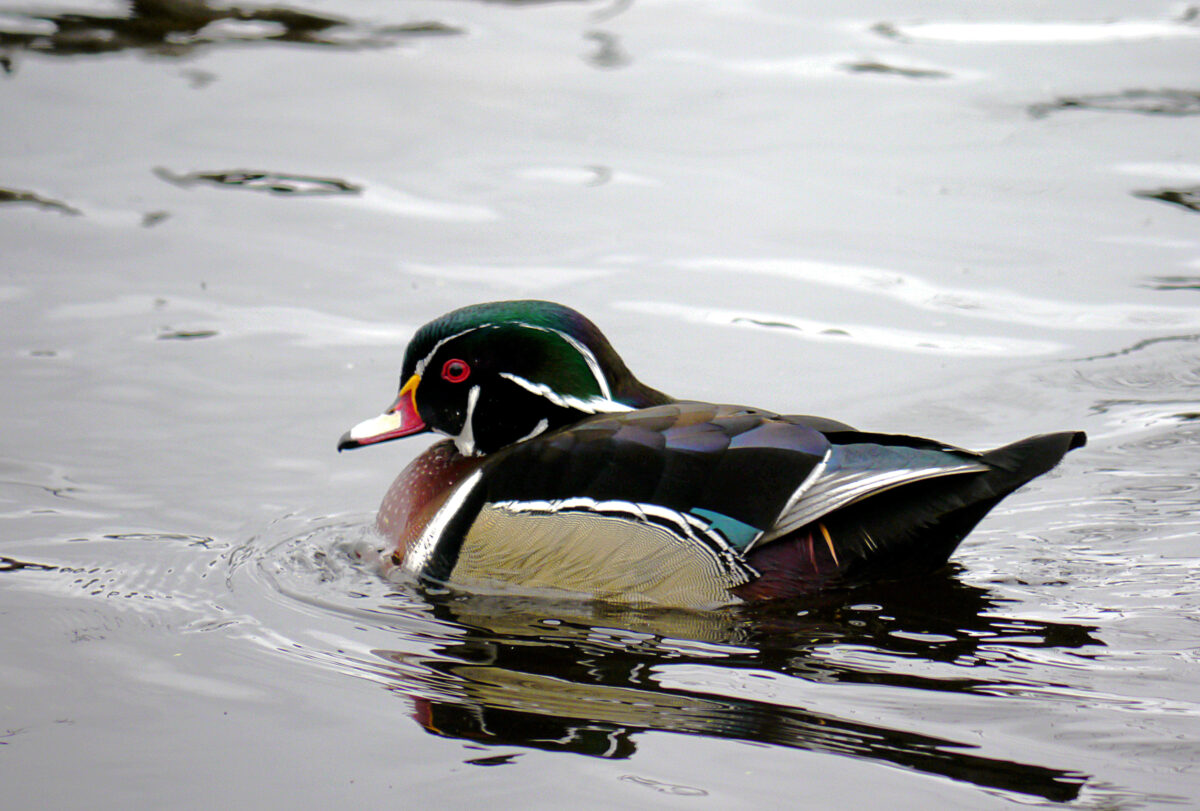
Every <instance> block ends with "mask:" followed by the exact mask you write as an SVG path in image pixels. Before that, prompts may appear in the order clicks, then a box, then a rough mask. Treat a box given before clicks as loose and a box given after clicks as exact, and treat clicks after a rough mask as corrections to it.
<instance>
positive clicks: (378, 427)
mask: <svg viewBox="0 0 1200 811" xmlns="http://www.w3.org/2000/svg"><path fill="white" fill-rule="evenodd" d="M420 382H421V376H420V375H413V376H412V377H410V378H409V379H408V382H407V383H405V384H404V387H403V388H401V389H400V394H399V395H398V396H397V397H396V402H394V403H392V405H391V406H390V407H389V408H388V410H387V411H385V412H383V413H382V414H380V415H379V416H378V417H375V418H374V419H370V420H365V421H363V422H360V423H359V424H358V425H356V426H354V427H353V428H351V429H350V430H349V431H347V432H346V433H344V434H342V438H341V439H340V440H338V450H339V451H345V450H350V449H351V448H361V447H362V446H363V445H375V444H377V443H379V442H387V441H389V440H392V439H399V438H400V437H402V436H410V435H412V434H419V433H421V432H422V431H427V430H429V427H428V426H427V425H425V421H424V420H422V419H421V415H420V414H419V413H418V412H417V384H418V383H420Z"/></svg>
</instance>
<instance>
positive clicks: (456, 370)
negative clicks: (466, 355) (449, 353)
mask: <svg viewBox="0 0 1200 811" xmlns="http://www.w3.org/2000/svg"><path fill="white" fill-rule="evenodd" d="M470 375H471V367H470V366H468V365H467V362H466V361H465V360H459V359H458V358H452V359H451V360H448V361H446V363H445V364H443V366H442V379H443V380H448V381H450V382H451V383H461V382H463V381H464V380H466V379H467V378H468V377H469V376H470Z"/></svg>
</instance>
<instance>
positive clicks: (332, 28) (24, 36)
mask: <svg viewBox="0 0 1200 811" xmlns="http://www.w3.org/2000/svg"><path fill="white" fill-rule="evenodd" d="M5 16H6V18H7V20H6V21H4V22H0V26H5V25H7V28H5V27H0V48H5V47H7V48H10V49H12V50H14V51H18V50H28V51H34V52H37V53H41V54H48V55H51V56H79V55H83V54H98V53H112V52H115V51H126V50H141V51H148V52H151V53H155V54H158V55H162V56H183V55H185V54H188V53H190V52H192V51H194V50H196V49H197V48H201V47H207V46H212V45H218V44H229V43H246V42H286V43H292V44H300V45H324V46H338V47H343V48H364V47H381V46H386V45H391V44H394V43H395V42H396V41H397V40H398V39H400V38H403V37H413V36H431V35H432V36H441V35H449V34H461V33H463V32H462V31H461V30H460V29H458V28H455V27H453V26H450V25H446V24H444V23H440V22H417V23H408V24H402V25H389V26H367V25H360V24H358V23H356V22H354V21H352V20H349V19H346V18H342V17H335V16H330V15H326V14H319V13H316V12H312V11H305V10H301V9H295V8H288V7H285V6H263V7H246V8H242V7H223V8H219V7H214V6H210V5H208V4H207V3H205V2H204V0H131V2H130V3H129V5H128V11H127V13H119V14H83V13H78V12H62V13H53V12H50V11H47V12H44V13H34V12H15V13H14V12H6V15H5ZM4 69H5V71H6V72H9V73H11V72H12V71H13V66H12V63H11V61H6V62H5V63H4Z"/></svg>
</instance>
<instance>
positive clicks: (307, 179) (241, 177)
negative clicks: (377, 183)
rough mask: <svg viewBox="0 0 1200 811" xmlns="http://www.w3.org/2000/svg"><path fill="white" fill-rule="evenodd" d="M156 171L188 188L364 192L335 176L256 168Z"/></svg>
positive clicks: (309, 193)
mask: <svg viewBox="0 0 1200 811" xmlns="http://www.w3.org/2000/svg"><path fill="white" fill-rule="evenodd" d="M154 174H155V175H157V176H158V177H160V178H162V179H163V180H165V181H167V182H168V183H173V184H175V185H176V186H182V187H185V188H186V187H188V186H193V185H196V184H198V183H200V184H211V185H214V186H226V187H232V188H236V189H248V190H250V191H264V192H269V193H271V194H283V195H287V196H291V197H313V196H315V197H326V196H328V195H331V194H350V195H354V194H361V193H362V186H360V185H358V184H357V183H351V182H350V181H348V180H342V179H340V178H336V177H313V176H311V175H292V174H285V173H283V172H268V171H260V170H255V169H230V170H226V171H215V172H188V173H186V174H176V173H175V172H172V171H171V170H169V169H164V168H162V167H158V168H156V169H155V170H154Z"/></svg>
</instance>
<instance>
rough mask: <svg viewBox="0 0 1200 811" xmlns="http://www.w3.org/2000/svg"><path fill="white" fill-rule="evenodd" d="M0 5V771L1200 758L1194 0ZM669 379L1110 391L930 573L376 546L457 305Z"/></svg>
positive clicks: (796, 787) (999, 763) (937, 785)
mask: <svg viewBox="0 0 1200 811" xmlns="http://www.w3.org/2000/svg"><path fill="white" fill-rule="evenodd" d="M1043 6H1044V4H1042V5H1039V4H1029V3H1021V2H1015V0H1014V1H1010V2H1007V3H1002V4H999V5H997V6H994V7H989V8H987V9H967V8H964V7H963V6H962V5H961V4H952V3H945V2H934V1H932V0H930V1H929V2H918V3H903V4H901V3H894V2H870V3H851V4H849V5H846V4H842V5H840V6H838V8H837V9H836V10H830V9H824V8H818V7H816V6H810V5H803V4H802V5H797V4H794V3H783V2H767V0H760V1H759V2H724V1H722V2H699V1H698V0H697V1H696V2H691V1H688V2H682V1H678V0H657V1H655V2H650V1H647V2H642V1H641V0H639V1H638V2H616V3H612V2H594V3H593V2H561V3H500V2H495V3H488V2H468V1H464V0H453V1H451V0H444V1H441V0H424V1H423V2H414V3H406V4H400V5H396V4H393V5H380V4H378V3H372V2H364V0H336V1H335V0H317V1H315V2H310V3H308V4H303V5H296V6H292V5H289V6H288V7H286V8H285V7H281V6H280V7H277V6H270V5H265V4H264V5H257V6H249V5H242V4H239V6H238V8H237V9H231V8H228V7H219V6H211V7H210V6H206V5H203V4H200V3H196V2H190V1H189V0H175V1H174V2H134V3H132V4H129V5H126V4H124V3H117V2H106V0H45V1H42V2H39V0H34V2H30V3H24V4H12V3H8V4H4V5H3V6H0V109H2V110H3V111H4V113H3V116H0V127H2V132H3V139H2V143H3V147H2V148H0V245H2V246H3V248H2V249H0V324H3V328H2V329H0V363H2V364H3V373H4V379H5V381H6V384H7V387H6V395H5V397H4V398H3V399H2V400H0V409H2V410H0V424H2V425H3V427H4V442H3V445H0V586H2V589H0V629H2V631H3V637H4V639H5V644H4V646H3V653H0V684H2V685H3V690H2V695H3V698H2V699H0V708H2V710H3V712H2V716H3V717H2V719H0V774H2V775H3V782H4V791H5V799H6V800H7V801H8V803H9V804H11V805H12V806H13V807H19V808H34V807H61V808H78V807H84V806H87V807H91V808H95V807H101V808H116V807H128V806H130V805H134V806H136V807H143V806H156V807H187V808H191V807H195V808H201V807H204V808H210V807H213V806H214V805H218V804H225V805H229V804H234V805H239V806H240V805H246V804H248V803H255V804H257V805H261V806H264V807H283V806H287V807H292V808H295V807H318V806H330V805H336V806H338V807H341V806H349V805H352V804H354V805H360V806H363V807H379V806H382V805H384V804H385V803H388V804H396V803H400V804H401V805H404V806H406V807H407V806H414V807H422V806H429V807H434V806H437V807H442V806H447V805H448V806H451V807H466V806H468V805H476V804H480V803H495V802H496V798H498V797H502V798H504V801H505V802H506V803H507V804H511V805H514V806H516V805H521V806H529V807H555V808H558V807H562V806H564V805H571V806H576V807H581V808H592V807H627V806H635V805H637V806H654V807H658V806H661V807H672V808H674V807H696V808H699V807H712V808H729V807H781V806H784V805H787V806H789V807H811V808H822V807H830V806H833V805H834V804H838V805H849V806H852V807H853V806H864V805H868V804H870V805H873V806H874V805H879V804H880V803H881V802H884V803H886V805H887V806H888V807H895V808H928V807H956V808H957V807H961V808H1003V807H1010V806H1014V805H1022V806H1023V805H1030V804H1034V805H1039V804H1040V805H1050V806H1053V805H1067V806H1074V807H1080V808H1141V807H1172V806H1180V807H1188V806H1191V805H1194V804H1195V803H1196V802H1197V801H1198V800H1200V773H1198V772H1197V767H1196V765H1195V764H1196V763H1197V762H1200V745H1198V744H1200V721H1198V717H1197V716H1198V714H1200V652H1198V646H1197V643H1196V640H1197V638H1198V628H1197V619H1196V617H1197V615H1198V611H1197V609H1198V608H1200V598H1198V597H1197V594H1198V593H1200V588H1198V587H1200V562H1198V561H1200V559H1198V558H1197V556H1196V548H1197V547H1196V542H1197V535H1198V533H1200V514H1198V510H1197V503H1198V501H1200V485H1198V484H1197V481H1196V475H1195V472H1196V468H1197V464H1198V463H1200V236H1198V234H1200V231H1198V230H1197V229H1198V228H1200V219H1197V214H1196V211H1195V208H1196V206H1195V200H1196V196H1197V191H1196V189H1197V187H1198V186H1200V155H1197V154H1196V153H1195V149H1194V146H1193V145H1194V144H1197V143H1200V118H1197V114H1198V113H1200V105H1198V104H1197V102H1196V99H1197V98H1200V84H1198V83H1197V81H1196V75H1195V69H1194V68H1195V64H1196V56H1197V52H1198V51H1197V49H1198V48H1200V26H1198V25H1197V20H1196V19H1195V14H1194V12H1191V11H1188V10H1186V9H1184V8H1182V7H1181V6H1178V5H1176V4H1170V3H1149V4H1147V3H1145V2H1141V3H1132V2H1103V3H1099V4H1096V3H1079V2H1070V3H1066V4H1061V3H1060V4H1056V5H1055V6H1054V7H1053V8H1044V7H1043ZM524 296H537V297H543V298H551V299H555V300H560V301H563V302H565V303H567V304H570V305H572V306H575V307H577V308H579V309H581V310H583V311H584V312H585V313H587V314H588V315H589V316H591V317H592V318H593V319H594V320H596V321H597V322H598V323H599V324H600V325H601V327H602V328H603V329H604V330H605V331H606V333H607V334H608V335H609V336H610V338H612V340H613V341H614V343H615V344H616V346H617V348H618V349H619V350H620V351H621V352H622V354H623V355H624V357H625V358H626V360H627V361H628V362H629V363H630V365H631V366H632V367H633V368H634V369H635V370H636V371H637V372H638V374H639V376H640V377H641V378H642V379H644V380H646V381H647V382H648V383H650V384H651V385H654V386H656V387H659V388H662V389H664V390H666V391H669V392H672V393H674V394H676V395H679V396H687V397H695V398H704V399H711V400H719V401H736V402H749V403H751V404H754V405H759V406H763V407H767V408H772V409H778V410H784V411H798V412H806V413H818V414H826V415H828V416H831V417H835V418H838V419H842V420H845V421H848V422H851V423H854V424H857V425H859V426H860V427H863V428H869V429H872V430H883V431H895V432H908V433H914V434H919V435H927V436H934V437H937V438H939V439H943V440H946V441H949V442H954V443H957V444H960V445H964V446H967V447H976V448H984V447H989V446H993V445H998V444H1001V443H1003V442H1006V441H1009V440H1012V439H1015V438H1017V437H1020V436H1023V435H1026V434H1032V433H1037V432H1042V431H1051V430H1065V429H1083V430H1087V431H1088V433H1089V435H1090V436H1091V438H1092V441H1091V443H1090V444H1089V445H1088V447H1087V448H1086V449H1083V450H1081V451H1078V452H1075V453H1073V454H1072V455H1071V457H1070V458H1069V459H1068V460H1067V461H1066V462H1065V463H1064V464H1063V465H1062V466H1061V467H1060V468H1059V469H1058V470H1056V471H1055V472H1054V473H1052V474H1051V475H1048V476H1046V477H1044V478H1043V479H1040V480H1038V481H1036V482H1034V483H1033V484H1031V485H1030V486H1028V487H1026V488H1025V489H1023V490H1022V491H1021V492H1019V493H1018V494H1016V495H1015V496H1013V497H1012V498H1010V499H1009V500H1007V501H1006V502H1005V503H1004V504H1003V505H1002V506H1001V507H1000V508H998V509H997V510H995V512H994V513H993V514H992V515H991V516H990V517H989V518H988V519H987V520H986V521H985V522H984V523H983V524H982V525H981V526H980V527H979V529H978V530H977V531H976V532H975V533H973V534H972V535H971V536H970V537H969V538H968V539H967V541H966V542H965V543H964V544H963V546H962V547H961V549H960V551H959V553H958V554H957V555H956V557H955V561H954V563H953V565H952V566H951V567H950V568H949V569H948V570H947V571H945V572H940V573H938V574H936V575H933V576H931V577H928V578H924V579H921V580H919V581H915V582H906V583H898V584H888V585H885V586H879V587H875V588H872V589H866V590H862V591H859V592H854V593H850V594H836V595H830V596H828V597H826V598H821V599H814V600H809V601H805V602H800V603H785V604H779V605H771V606H758V607H755V608H753V609H746V608H742V609H736V608H734V609H729V610H725V611H718V612H711V613H696V612H680V611H665V610H657V611H655V610H633V609H622V608H614V607H611V606H604V605H595V604H588V603H575V602H569V601H553V600H533V599H528V598H520V597H516V596H509V597H505V596H490V597H486V596H468V595H457V594H442V593H429V592H426V591H421V590H417V589H414V588H410V587H406V586H397V585H393V584H389V583H386V582H385V581H383V580H382V579H381V578H379V577H378V575H377V573H376V572H375V570H374V569H373V568H372V567H371V566H370V565H367V564H365V563H364V562H363V560H362V554H363V552H364V550H368V549H370V548H371V546H372V544H373V543H374V539H373V537H372V536H371V534H370V532H369V527H370V524H371V521H372V518H373V511H374V509H375V507H376V505H377V503H378V500H379V498H380V497H381V495H382V493H383V492H384V490H385V489H386V487H387V485H388V483H389V482H390V481H391V478H392V476H393V475H394V474H395V473H396V471H397V470H398V469H399V468H400V467H401V466H402V465H403V464H404V463H406V462H407V461H408V460H409V459H411V458H412V457H413V456H415V455H416V454H417V453H419V452H420V451H421V450H422V448H423V442H422V440H416V439H414V440H410V441H409V442H407V443H394V444H391V445H388V446H383V447H381V448H376V449H372V450H370V451H366V450H364V451H360V452H359V453H356V454H351V455H343V456H340V457H339V456H338V455H337V454H336V453H335V452H334V444H335V442H336V440H337V437H338V436H339V435H340V434H341V433H342V432H343V431H344V430H345V429H346V428H347V427H349V426H350V425H352V424H354V423H355V422H357V421H358V420H360V419H362V418H364V417H367V416H370V415H372V414H374V413H376V412H377V411H378V410H379V409H380V408H382V407H383V406H385V405H386V404H387V403H388V402H390V400H391V398H392V397H393V396H394V390H395V381H396V374H397V373H398V368H399V363H400V359H401V355H402V347H403V344H404V342H405V341H406V340H407V338H408V337H409V336H410V335H411V333H412V331H413V330H414V329H415V328H416V327H417V326H419V325H420V324H421V323H424V322H425V321H427V320H428V319H430V318H432V317H435V316H437V315H439V314H441V313H443V312H445V311H447V310H449V309H451V308H454V307H457V306H461V305H464V304H467V303H472V302H476V301H485V300H490V299H496V298H506V297H524Z"/></svg>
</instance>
